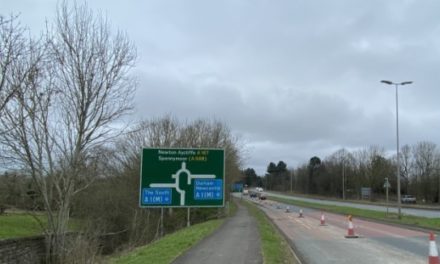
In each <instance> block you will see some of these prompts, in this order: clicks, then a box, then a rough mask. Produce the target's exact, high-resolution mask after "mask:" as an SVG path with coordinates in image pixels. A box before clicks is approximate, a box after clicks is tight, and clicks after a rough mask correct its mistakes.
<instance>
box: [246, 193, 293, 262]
mask: <svg viewBox="0 0 440 264" xmlns="http://www.w3.org/2000/svg"><path fill="white" fill-rule="evenodd" d="M243 204H244V205H245V206H246V207H247V208H248V209H249V212H250V213H251V214H252V215H253V216H254V217H255V218H256V220H257V223H258V230H259V232H260V237H261V248H262V254H263V262H264V263H265V264H272V263H273V264H277V263H297V262H296V260H295V258H294V257H293V255H292V253H291V250H290V246H289V245H288V243H287V242H286V241H285V240H284V238H283V237H282V236H281V235H280V234H279V232H278V230H277V229H276V228H275V227H274V226H273V225H272V223H271V222H270V221H269V219H268V218H267V216H266V214H265V213H264V212H262V211H261V210H260V209H258V208H257V207H256V206H255V205H253V204H251V203H250V202H244V203H243Z"/></svg>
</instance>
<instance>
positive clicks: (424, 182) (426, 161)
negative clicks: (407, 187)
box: [413, 142, 438, 201]
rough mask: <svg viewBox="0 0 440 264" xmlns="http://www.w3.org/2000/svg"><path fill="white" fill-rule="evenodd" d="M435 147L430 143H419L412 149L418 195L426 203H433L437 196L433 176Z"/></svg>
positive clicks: (435, 158)
mask: <svg viewBox="0 0 440 264" xmlns="http://www.w3.org/2000/svg"><path fill="white" fill-rule="evenodd" d="M436 148H437V146H436V145H435V144H434V143H432V142H419V143H417V145H415V146H414V147H413V156H414V170H415V171H414V172H415V177H416V179H417V186H418V193H419V194H422V195H423V198H424V199H426V200H427V201H434V199H435V197H436V196H437V195H436V193H437V190H436V185H435V184H434V174H435V168H436V163H437V155H438V154H437V153H438V152H437V150H436Z"/></svg>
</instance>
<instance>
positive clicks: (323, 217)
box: [321, 213, 326, 226]
mask: <svg viewBox="0 0 440 264" xmlns="http://www.w3.org/2000/svg"><path fill="white" fill-rule="evenodd" d="M321 226H326V224H325V215H324V213H321Z"/></svg>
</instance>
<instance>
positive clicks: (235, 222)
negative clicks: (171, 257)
mask: <svg viewBox="0 0 440 264" xmlns="http://www.w3.org/2000/svg"><path fill="white" fill-rule="evenodd" d="M173 263H175V264H183V263H188V264H206V263H209V264H224V263H248V264H250V263H263V258H262V256H261V240H260V235H259V232H258V229H257V222H256V220H255V219H254V217H252V216H251V215H249V213H248V210H247V208H246V207H244V206H242V205H238V210H237V213H236V214H235V216H233V217H230V218H229V219H227V220H226V222H225V223H224V224H223V225H222V226H221V227H220V228H219V229H218V230H216V231H215V232H214V233H213V234H212V235H211V236H209V237H207V238H205V239H203V240H202V241H200V243H199V244H197V245H196V246H195V247H193V248H192V249H190V250H189V251H187V252H186V253H185V254H183V255H182V256H180V257H178V258H177V259H176V260H175V261H174V262H173Z"/></svg>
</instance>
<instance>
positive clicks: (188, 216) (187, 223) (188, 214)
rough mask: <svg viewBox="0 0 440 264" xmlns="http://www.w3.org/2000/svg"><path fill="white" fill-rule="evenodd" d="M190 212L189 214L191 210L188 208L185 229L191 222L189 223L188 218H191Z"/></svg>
mask: <svg viewBox="0 0 440 264" xmlns="http://www.w3.org/2000/svg"><path fill="white" fill-rule="evenodd" d="M190 212H191V208H190V207H188V208H187V215H186V226H187V227H189V226H190V225H191V222H190V219H191V218H190V217H191V215H190Z"/></svg>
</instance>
